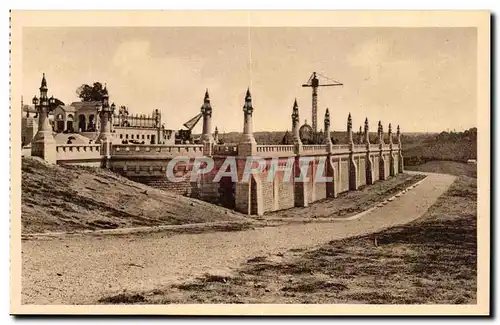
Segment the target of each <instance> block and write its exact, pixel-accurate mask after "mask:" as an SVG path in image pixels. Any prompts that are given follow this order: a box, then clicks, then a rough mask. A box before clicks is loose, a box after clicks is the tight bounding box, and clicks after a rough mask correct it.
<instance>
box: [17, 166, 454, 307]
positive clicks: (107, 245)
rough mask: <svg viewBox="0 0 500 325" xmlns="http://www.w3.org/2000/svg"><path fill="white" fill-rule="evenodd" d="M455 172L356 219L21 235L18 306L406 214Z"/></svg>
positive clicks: (214, 263) (65, 298)
mask: <svg viewBox="0 0 500 325" xmlns="http://www.w3.org/2000/svg"><path fill="white" fill-rule="evenodd" d="M454 179H455V177H454V176H450V175H443V174H429V176H428V177H427V178H426V179H425V180H424V181H423V182H422V183H421V184H420V185H419V186H417V187H416V188H414V189H413V190H411V191H408V192H407V193H406V194H404V195H402V196H400V197H398V198H397V199H395V200H393V201H391V202H389V203H388V204H386V205H384V206H382V207H379V208H377V209H375V210H373V211H370V212H369V213H365V214H363V215H362V216H361V217H360V218H357V219H351V220H348V221H336V222H328V223H308V224H290V225H285V226H280V227H266V228H257V229H254V230H246V231H239V232H225V233H204V234H190V235H187V234H186V235H176V236H172V237H166V236H164V235H162V234H161V233H152V234H147V235H136V236H130V237H114V236H103V237H91V236H77V237H73V238H71V237H61V238H60V239H50V240H29V241H23V244H22V250H23V283H22V285H23V291H22V300H23V301H22V303H23V304H95V303H96V302H97V300H98V299H99V298H101V297H103V296H109V295H112V294H115V293H120V292H123V291H124V290H126V291H127V292H134V291H136V290H137V291H147V290H152V289H157V288H161V287H162V286H164V285H166V284H171V283H172V282H177V281H183V280H186V279H189V278H192V277H194V276H198V275H201V274H203V273H205V272H214V271H219V272H228V271H230V270H231V269H232V268H236V267H238V265H239V264H240V263H242V262H245V261H246V260H247V259H249V258H252V257H255V256H262V255H267V254H276V253H279V252H282V251H285V250H288V249H292V248H310V247H313V246H316V245H321V244H324V243H326V242H328V241H330V240H333V239H340V238H345V237H349V236H355V235H360V234H366V233H370V232H374V231H378V230H381V229H383V228H387V227H391V226H394V225H397V224H403V223H407V222H409V221H411V220H414V219H416V218H418V217H420V216H421V215H423V214H424V213H425V211H427V209H428V208H429V207H430V206H431V205H432V204H433V203H434V202H435V201H436V199H437V198H438V197H439V196H440V195H441V194H442V193H443V192H444V191H445V190H446V189H447V188H448V187H449V186H450V185H451V184H452V183H453V181H454Z"/></svg>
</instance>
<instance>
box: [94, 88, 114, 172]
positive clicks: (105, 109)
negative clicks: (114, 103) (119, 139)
mask: <svg viewBox="0 0 500 325" xmlns="http://www.w3.org/2000/svg"><path fill="white" fill-rule="evenodd" d="M112 114H113V112H112V110H111V108H110V106H109V95H108V90H107V89H106V87H104V89H103V96H102V105H101V107H100V109H99V120H100V123H101V127H100V132H99V136H98V137H97V139H96V143H99V144H101V155H103V156H104V161H103V162H104V166H105V167H108V160H109V159H110V158H111V144H112V143H113V134H112V133H111V117H112Z"/></svg>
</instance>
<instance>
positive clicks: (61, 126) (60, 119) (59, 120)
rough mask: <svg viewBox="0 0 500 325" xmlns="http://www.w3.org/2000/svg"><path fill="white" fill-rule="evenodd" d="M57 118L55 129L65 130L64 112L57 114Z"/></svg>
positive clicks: (57, 130) (59, 131)
mask: <svg viewBox="0 0 500 325" xmlns="http://www.w3.org/2000/svg"><path fill="white" fill-rule="evenodd" d="M55 120H56V121H55V122H56V123H55V124H56V127H55V129H56V130H55V131H56V132H57V133H61V132H62V131H64V117H63V115H62V114H57V115H56V119H55Z"/></svg>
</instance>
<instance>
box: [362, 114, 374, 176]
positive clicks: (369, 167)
mask: <svg viewBox="0 0 500 325" xmlns="http://www.w3.org/2000/svg"><path fill="white" fill-rule="evenodd" d="M364 136H365V144H366V184H367V185H372V184H373V183H375V179H374V177H373V160H372V156H371V152H370V128H369V124H368V118H366V119H365V132H364Z"/></svg>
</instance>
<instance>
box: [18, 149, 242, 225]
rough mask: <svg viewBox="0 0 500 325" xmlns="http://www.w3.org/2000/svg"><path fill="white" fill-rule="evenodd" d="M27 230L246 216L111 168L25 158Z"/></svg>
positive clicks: (23, 214)
mask: <svg viewBox="0 0 500 325" xmlns="http://www.w3.org/2000/svg"><path fill="white" fill-rule="evenodd" d="M21 186H22V196H21V202H22V205H21V221H22V232H23V234H27V233H34V232H49V231H75V230H84V229H111V228H123V227H140V226H158V225H179V224H187V223H200V222H217V221H242V220H246V219H245V218H244V217H243V216H241V215H240V214H238V213H236V212H233V211H231V210H228V209H225V208H221V207H218V206H214V205H212V204H209V203H205V202H202V201H199V200H195V199H191V198H187V197H183V196H180V195H176V194H173V193H168V192H164V191H160V190H157V189H153V188H151V187H149V186H146V185H143V184H139V183H135V182H132V181H130V180H128V179H126V178H124V177H121V176H119V175H117V174H115V173H112V172H111V171H109V170H106V169H100V168H89V167H75V166H57V165H56V166H49V165H46V164H45V163H44V162H42V161H40V160H39V159H37V158H23V160H22V185H21Z"/></svg>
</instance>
